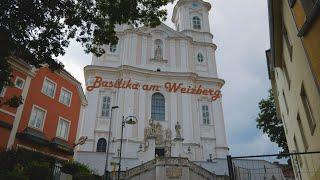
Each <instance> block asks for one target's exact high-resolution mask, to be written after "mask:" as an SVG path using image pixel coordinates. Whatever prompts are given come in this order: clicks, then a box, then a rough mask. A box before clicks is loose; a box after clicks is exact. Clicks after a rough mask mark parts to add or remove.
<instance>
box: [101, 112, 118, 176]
mask: <svg viewBox="0 0 320 180" xmlns="http://www.w3.org/2000/svg"><path fill="white" fill-rule="evenodd" d="M117 108H119V106H112V107H111V113H110V123H109V132H108V133H109V134H108V147H107V155H106V164H105V166H104V179H105V180H107V171H108V159H109V149H110V134H111V133H110V132H111V125H112V111H113V110H114V109H117ZM108 175H109V174H108Z"/></svg>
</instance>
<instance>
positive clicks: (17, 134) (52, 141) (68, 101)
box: [0, 61, 87, 160]
mask: <svg viewBox="0 0 320 180" xmlns="http://www.w3.org/2000/svg"><path fill="white" fill-rule="evenodd" d="M14 62H18V61H14ZM20 63H21V62H20ZM12 64H13V63H12ZM24 68H25V72H21V71H19V70H17V69H16V66H13V69H14V71H13V74H14V78H16V79H17V78H21V80H23V86H22V88H21V89H19V88H17V87H10V88H9V87H8V88H5V90H3V96H4V98H9V97H12V95H14V94H16V95H22V97H23V99H24V102H23V104H22V105H20V106H19V107H18V108H16V109H14V108H10V107H7V106H4V105H2V106H1V107H0V113H1V114H0V126H1V124H2V126H1V127H0V128H2V129H6V130H5V131H3V132H2V131H0V133H1V132H2V134H3V135H4V136H2V134H0V136H1V138H0V146H1V147H2V148H6V149H9V148H12V147H16V148H24V149H30V150H35V151H39V152H43V153H45V154H48V155H51V156H54V157H56V158H58V159H61V160H66V159H70V158H72V156H73V149H74V143H75V142H76V140H77V139H78V138H79V137H78V134H77V130H78V126H79V124H80V123H81V119H82V109H83V108H84V106H86V105H87V101H86V98H85V96H84V93H83V90H82V87H81V83H80V82H78V81H77V80H76V79H75V78H74V77H72V76H71V75H70V74H69V73H68V72H67V71H65V70H61V71H59V72H58V71H55V72H52V71H51V70H50V69H48V68H47V67H42V68H40V69H32V70H31V69H28V66H27V65H25V67H24ZM20 69H21V68H20ZM15 84H16V83H15ZM16 86H17V85H16Z"/></svg>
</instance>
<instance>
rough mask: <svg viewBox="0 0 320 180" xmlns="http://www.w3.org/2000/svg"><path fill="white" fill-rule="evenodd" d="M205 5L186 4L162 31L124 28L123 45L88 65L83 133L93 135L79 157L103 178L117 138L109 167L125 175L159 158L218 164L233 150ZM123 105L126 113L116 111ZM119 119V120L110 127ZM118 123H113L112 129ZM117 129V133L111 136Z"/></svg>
mask: <svg viewBox="0 0 320 180" xmlns="http://www.w3.org/2000/svg"><path fill="white" fill-rule="evenodd" d="M210 9H211V5H210V3H208V2H204V1H202V0H179V1H178V2H177V4H176V5H175V7H174V12H173V15H172V22H173V23H174V24H175V30H174V29H172V28H170V27H168V26H167V25H165V24H161V25H159V26H157V27H155V28H149V27H140V28H132V27H130V26H127V25H121V26H118V27H117V36H118V37H119V41H118V44H117V45H104V48H105V51H106V53H105V54H104V55H103V56H101V57H95V56H94V57H93V58H92V63H91V65H88V66H86V67H85V68H84V75H85V80H86V86H87V93H86V96H87V99H88V106H87V108H86V109H85V111H84V121H83V122H82V123H81V128H80V132H79V133H80V136H87V137H88V139H87V141H86V142H85V144H84V145H82V146H80V147H78V150H77V152H76V154H75V158H76V159H77V160H78V161H80V162H83V163H85V164H87V165H89V166H90V167H91V168H92V169H94V170H95V171H96V172H97V173H99V174H103V172H104V168H105V161H106V148H107V144H108V143H107V142H108V138H109V137H110V149H109V155H108V156H109V162H108V163H109V166H108V170H109V171H111V170H112V166H110V163H112V162H118V161H119V154H120V152H119V151H120V139H121V126H122V118H123V117H124V118H126V117H128V116H134V117H135V118H136V119H137V123H136V124H134V125H129V124H126V125H125V127H124V129H123V138H122V142H123V145H122V151H121V153H122V160H121V162H122V163H121V167H122V169H121V170H126V169H130V168H133V167H135V166H138V165H140V164H142V163H145V162H148V161H150V160H152V159H154V158H155V157H157V156H167V157H185V158H188V159H189V160H190V161H212V160H213V159H218V158H225V157H226V155H227V154H228V153H229V149H228V145H227V141H226V132H225V124H224V118H223V109H222V98H221V95H220V94H219V93H217V92H220V89H221V88H222V86H223V85H224V80H222V79H220V78H219V77H218V74H217V67H216V58H215V52H216V49H217V46H216V45H215V44H214V43H213V42H212V40H213V35H212V34H211V32H210V25H209V11H210ZM116 106H118V108H116ZM110 120H111V123H110ZM110 125H111V126H110ZM109 130H110V131H109Z"/></svg>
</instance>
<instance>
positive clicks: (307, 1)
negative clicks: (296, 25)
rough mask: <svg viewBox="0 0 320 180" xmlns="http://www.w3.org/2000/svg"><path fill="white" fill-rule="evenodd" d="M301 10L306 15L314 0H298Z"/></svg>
mask: <svg viewBox="0 0 320 180" xmlns="http://www.w3.org/2000/svg"><path fill="white" fill-rule="evenodd" d="M300 2H301V5H302V7H303V10H304V12H305V14H306V17H308V16H309V13H310V11H311V9H312V8H313V6H314V4H315V2H316V0H300Z"/></svg>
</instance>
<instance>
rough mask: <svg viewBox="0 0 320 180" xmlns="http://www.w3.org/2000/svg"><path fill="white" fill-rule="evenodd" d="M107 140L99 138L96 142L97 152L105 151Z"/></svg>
mask: <svg viewBox="0 0 320 180" xmlns="http://www.w3.org/2000/svg"><path fill="white" fill-rule="evenodd" d="M106 149H107V141H106V139H105V138H100V139H99V140H98V143H97V152H106Z"/></svg>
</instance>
